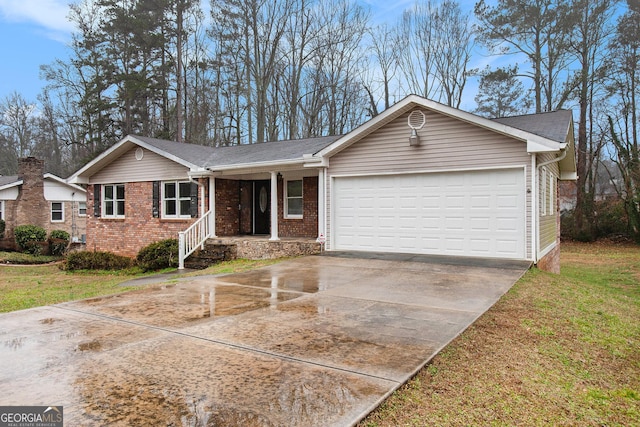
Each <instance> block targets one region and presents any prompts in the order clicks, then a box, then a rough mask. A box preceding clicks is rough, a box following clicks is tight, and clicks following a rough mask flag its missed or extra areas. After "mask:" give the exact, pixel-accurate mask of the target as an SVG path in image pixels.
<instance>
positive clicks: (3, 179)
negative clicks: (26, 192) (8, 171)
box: [0, 175, 20, 187]
mask: <svg viewBox="0 0 640 427" xmlns="http://www.w3.org/2000/svg"><path fill="white" fill-rule="evenodd" d="M18 181H20V178H18V176H17V175H7V176H0V187H2V186H3V185H8V184H13V183H14V182H18Z"/></svg>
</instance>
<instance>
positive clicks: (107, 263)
mask: <svg viewBox="0 0 640 427" xmlns="http://www.w3.org/2000/svg"><path fill="white" fill-rule="evenodd" d="M132 266H133V259H131V258H128V257H126V256H120V255H116V254H114V253H111V252H90V251H83V252H74V253H71V254H69V255H67V260H66V261H65V263H64V264H63V266H62V268H63V269H64V270H68V271H74V270H124V269H126V268H130V267H132Z"/></svg>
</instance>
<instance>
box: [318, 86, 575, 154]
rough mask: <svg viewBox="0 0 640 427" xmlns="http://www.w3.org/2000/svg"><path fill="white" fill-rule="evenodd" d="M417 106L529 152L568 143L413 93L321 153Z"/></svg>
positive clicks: (333, 151) (332, 150)
mask: <svg viewBox="0 0 640 427" xmlns="http://www.w3.org/2000/svg"><path fill="white" fill-rule="evenodd" d="M416 107H422V108H425V109H428V110H432V111H435V112H438V113H441V114H444V115H447V116H450V117H453V118H455V119H458V120H461V121H464V122H467V123H471V124H473V125H475V126H478V127H481V128H485V129H488V130H491V131H493V132H497V133H500V134H503V135H506V136H509V137H511V138H514V139H517V140H520V141H523V142H526V144H527V152H529V153H544V152H557V151H560V150H562V149H564V148H565V147H566V143H564V142H559V141H555V140H552V139H549V138H547V137H544V136H542V135H537V134H535V133H532V132H530V131H527V130H524V129H519V128H515V127H513V126H509V125H507V124H503V123H499V122H496V121H493V120H489V119H487V118H484V117H480V116H476V115H474V114H471V113H468V112H466V111H462V110H458V109H456V108H453V107H449V106H447V105H444V104H440V103H438V102H435V101H431V100H429V99H426V98H422V97H420V96H417V95H409V96H407V97H406V98H404V99H403V100H402V101H400V102H398V103H397V104H395V105H393V106H392V107H390V108H388V109H387V110H385V111H384V112H382V113H381V114H379V115H378V116H376V117H374V118H373V119H371V120H369V121H368V122H366V123H364V124H363V125H361V126H359V127H358V128H356V129H354V130H353V131H351V132H350V133H348V134H346V135H344V136H343V137H342V138H340V139H339V140H337V141H336V142H334V143H333V144H331V145H330V146H328V147H327V148H325V149H324V150H322V151H321V152H320V153H319V155H320V156H325V157H330V156H332V155H334V154H336V153H337V152H339V151H341V150H343V149H344V148H346V147H348V146H349V145H351V144H353V143H355V142H356V141H358V140H360V139H362V138H363V137H364V136H366V135H368V134H370V133H372V132H375V131H376V130H377V129H380V128H381V127H382V126H384V125H386V124H387V123H389V122H391V121H392V120H394V119H395V118H397V117H399V116H400V115H402V114H404V113H406V112H408V111H411V110H412V109H414V108H416ZM407 138H408V134H407Z"/></svg>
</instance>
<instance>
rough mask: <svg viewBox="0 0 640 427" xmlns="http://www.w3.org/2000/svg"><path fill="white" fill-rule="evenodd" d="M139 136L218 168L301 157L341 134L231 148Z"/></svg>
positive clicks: (166, 150) (180, 155)
mask: <svg viewBox="0 0 640 427" xmlns="http://www.w3.org/2000/svg"><path fill="white" fill-rule="evenodd" d="M136 138H137V139H139V140H141V141H144V142H146V143H147V144H149V145H153V146H154V147H156V148H159V149H161V150H163V151H165V152H167V153H169V154H172V155H174V156H176V157H179V158H181V159H183V160H186V161H187V162H190V163H192V164H194V165H197V166H199V167H203V168H210V169H215V167H216V166H229V165H240V164H251V163H262V162H270V161H279V160H296V159H300V160H302V158H303V156H304V155H305V154H315V153H317V152H318V151H320V150H322V149H323V148H325V147H326V146H328V145H329V144H331V143H332V142H334V141H336V140H337V139H338V138H340V135H338V136H325V137H318V138H306V139H297V140H290V141H274V142H264V143H259V144H250V145H234V146H229V147H208V146H203V145H196V144H185V143H180V142H175V141H166V140H163V139H156V138H147V137H141V136H136Z"/></svg>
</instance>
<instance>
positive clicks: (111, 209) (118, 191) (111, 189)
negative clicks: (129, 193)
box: [102, 184, 124, 218]
mask: <svg viewBox="0 0 640 427" xmlns="http://www.w3.org/2000/svg"><path fill="white" fill-rule="evenodd" d="M102 217H103V218H124V184H106V185H103V186H102Z"/></svg>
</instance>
